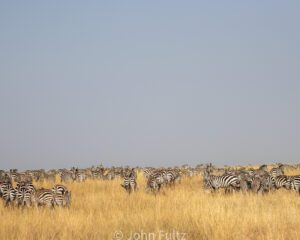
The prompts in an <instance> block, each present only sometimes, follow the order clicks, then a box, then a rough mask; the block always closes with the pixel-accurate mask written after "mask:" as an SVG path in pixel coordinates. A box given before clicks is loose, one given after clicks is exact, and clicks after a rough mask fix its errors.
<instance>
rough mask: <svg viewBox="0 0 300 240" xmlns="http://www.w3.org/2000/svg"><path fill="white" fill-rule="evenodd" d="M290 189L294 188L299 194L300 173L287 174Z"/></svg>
mask: <svg viewBox="0 0 300 240" xmlns="http://www.w3.org/2000/svg"><path fill="white" fill-rule="evenodd" d="M289 180H290V184H291V189H292V190H295V191H296V192H298V193H299V194H300V175H297V176H289Z"/></svg>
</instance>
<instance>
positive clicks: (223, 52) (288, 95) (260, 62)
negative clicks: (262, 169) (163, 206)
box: [0, 0, 300, 169]
mask: <svg viewBox="0 0 300 240" xmlns="http://www.w3.org/2000/svg"><path fill="white" fill-rule="evenodd" d="M242 2H243V3H242ZM299 11H300V2H299V1H247V3H246V1H219V2H218V1H206V2H204V1H203V2H201V3H200V1H174V0H173V1H89V2H87V1H63V2H62V1H0V112H1V116H0V169H1V168H5V169H7V168H12V167H18V168H20V169H30V168H42V167H43V168H52V167H55V168H60V167H70V166H73V165H74V166H80V167H85V166H90V165H92V164H99V163H101V162H102V163H103V164H104V165H108V166H111V165H133V166H135V165H156V166H163V165H179V164H184V163H189V164H191V165H195V164H198V163H205V162H213V163H215V164H219V165H222V164H248V163H262V162H272V161H280V162H299V160H300V44H299V43H300V27H299V23H300V14H299Z"/></svg>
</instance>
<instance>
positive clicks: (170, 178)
mask: <svg viewBox="0 0 300 240" xmlns="http://www.w3.org/2000/svg"><path fill="white" fill-rule="evenodd" d="M162 176H163V178H164V182H165V183H166V185H169V186H171V185H173V186H174V184H175V180H176V179H177V178H178V176H179V175H178V174H177V172H176V171H175V170H167V171H164V172H163V173H162Z"/></svg>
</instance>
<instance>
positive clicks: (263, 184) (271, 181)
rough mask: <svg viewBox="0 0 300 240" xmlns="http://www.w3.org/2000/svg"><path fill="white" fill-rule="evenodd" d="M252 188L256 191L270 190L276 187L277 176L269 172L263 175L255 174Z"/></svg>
mask: <svg viewBox="0 0 300 240" xmlns="http://www.w3.org/2000/svg"><path fill="white" fill-rule="evenodd" d="M251 188H252V190H253V191H254V192H256V193H265V192H270V191H271V190H274V189H275V188H276V186H275V178H274V177H273V176H272V175H270V174H269V173H265V174H263V175H258V174H256V175H254V176H253V177H252V183H251Z"/></svg>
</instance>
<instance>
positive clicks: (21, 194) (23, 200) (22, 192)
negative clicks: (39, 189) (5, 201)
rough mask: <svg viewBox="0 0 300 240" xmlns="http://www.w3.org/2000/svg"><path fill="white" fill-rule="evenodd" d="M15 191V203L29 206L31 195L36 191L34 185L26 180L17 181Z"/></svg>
mask: <svg viewBox="0 0 300 240" xmlns="http://www.w3.org/2000/svg"><path fill="white" fill-rule="evenodd" d="M16 191H17V197H16V200H17V205H18V206H22V207H23V206H27V207H29V206H30V205H31V195H32V194H33V193H34V192H35V191H36V189H35V187H34V185H33V184H32V183H28V182H18V183H17V186H16Z"/></svg>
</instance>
